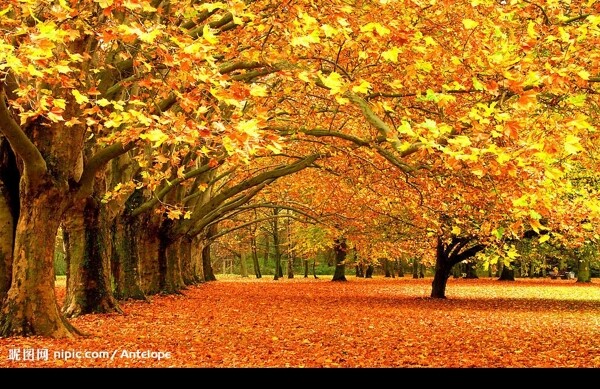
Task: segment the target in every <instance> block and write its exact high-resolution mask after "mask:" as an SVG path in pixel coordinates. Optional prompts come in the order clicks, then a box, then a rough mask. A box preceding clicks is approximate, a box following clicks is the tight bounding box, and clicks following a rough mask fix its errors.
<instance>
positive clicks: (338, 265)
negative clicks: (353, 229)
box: [331, 237, 348, 281]
mask: <svg viewBox="0 0 600 389" xmlns="http://www.w3.org/2000/svg"><path fill="white" fill-rule="evenodd" d="M333 250H334V253H335V272H334V273H333V279H332V280H331V281H346V253H347V252H348V246H347V245H346V238H344V237H340V238H338V239H336V240H335V244H334V245H333Z"/></svg>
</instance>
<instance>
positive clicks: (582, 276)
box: [575, 248, 592, 282]
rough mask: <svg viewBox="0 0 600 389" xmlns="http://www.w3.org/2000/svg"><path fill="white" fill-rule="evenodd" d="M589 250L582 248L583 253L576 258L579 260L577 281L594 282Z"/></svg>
mask: <svg viewBox="0 0 600 389" xmlns="http://www.w3.org/2000/svg"><path fill="white" fill-rule="evenodd" d="M588 251H589V250H585V248H584V250H581V255H579V256H578V258H575V260H576V261H577V281H576V282H592V273H591V272H590V256H589V254H588Z"/></svg>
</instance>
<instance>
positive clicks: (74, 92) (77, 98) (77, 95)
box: [71, 89, 90, 104]
mask: <svg viewBox="0 0 600 389" xmlns="http://www.w3.org/2000/svg"><path fill="white" fill-rule="evenodd" d="M71 94H72V95H73V96H74V97H75V102H77V104H84V103H87V102H88V101H90V99H88V97H87V96H84V95H82V94H81V93H79V91H78V90H77V89H72V90H71Z"/></svg>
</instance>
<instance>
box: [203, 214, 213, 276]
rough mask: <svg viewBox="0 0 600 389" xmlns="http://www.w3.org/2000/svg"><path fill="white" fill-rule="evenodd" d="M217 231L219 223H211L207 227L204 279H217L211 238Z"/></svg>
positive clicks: (204, 249)
mask: <svg viewBox="0 0 600 389" xmlns="http://www.w3.org/2000/svg"><path fill="white" fill-rule="evenodd" d="M216 233H217V224H211V225H210V226H208V227H207V228H206V244H205V245H204V247H203V248H202V270H203V272H204V281H216V280H217V277H215V273H214V272H213V267H212V260H211V257H210V246H211V238H212V237H213V236H214V235H215V234H216Z"/></svg>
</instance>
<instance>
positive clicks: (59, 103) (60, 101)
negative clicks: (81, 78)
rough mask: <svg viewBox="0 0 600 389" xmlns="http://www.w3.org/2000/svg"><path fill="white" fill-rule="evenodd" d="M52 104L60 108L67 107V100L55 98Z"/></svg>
mask: <svg viewBox="0 0 600 389" xmlns="http://www.w3.org/2000/svg"><path fill="white" fill-rule="evenodd" d="M52 105H54V106H55V107H58V108H60V109H65V108H66V107H67V102H66V101H65V100H64V99H54V100H53V101H52Z"/></svg>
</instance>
